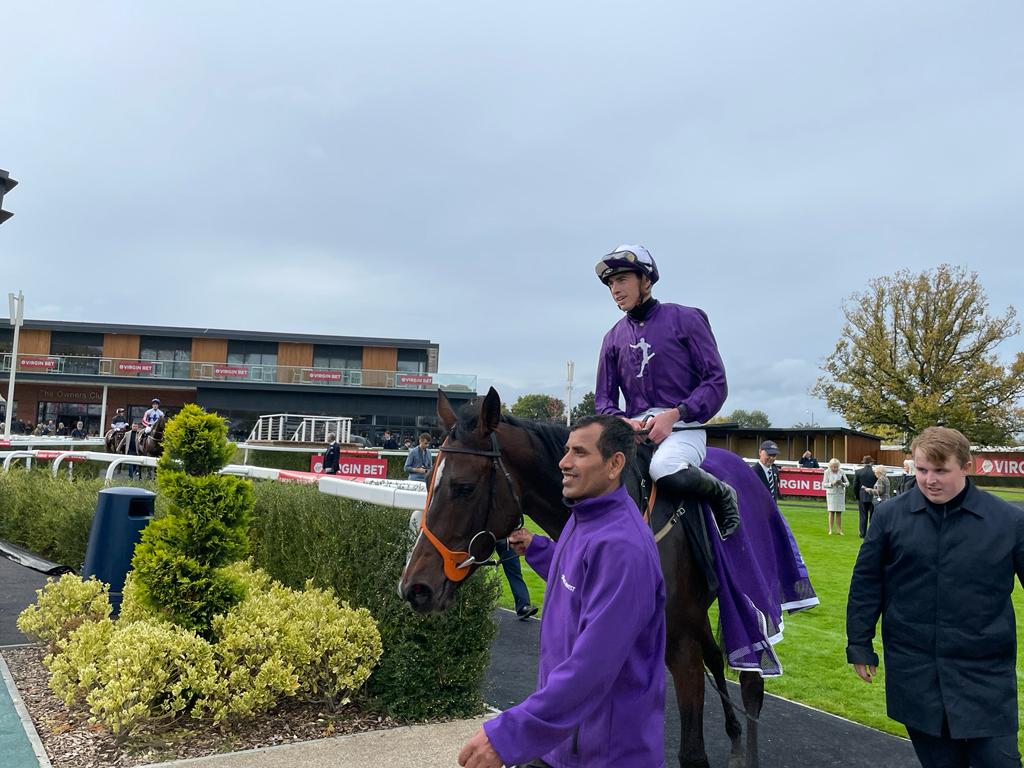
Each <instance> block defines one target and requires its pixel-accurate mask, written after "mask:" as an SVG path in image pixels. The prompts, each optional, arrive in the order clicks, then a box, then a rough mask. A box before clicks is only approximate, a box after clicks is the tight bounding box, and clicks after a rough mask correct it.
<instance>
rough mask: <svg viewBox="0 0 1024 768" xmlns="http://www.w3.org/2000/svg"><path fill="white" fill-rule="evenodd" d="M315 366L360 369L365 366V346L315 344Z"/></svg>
mask: <svg viewBox="0 0 1024 768" xmlns="http://www.w3.org/2000/svg"><path fill="white" fill-rule="evenodd" d="M313 367H314V368H339V369H343V370H350V371H358V370H361V369H362V367H363V348H362V347H344V346H341V345H337V344H315V345H314V346H313Z"/></svg>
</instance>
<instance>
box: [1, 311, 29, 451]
mask: <svg viewBox="0 0 1024 768" xmlns="http://www.w3.org/2000/svg"><path fill="white" fill-rule="evenodd" d="M7 301H8V302H9V303H10V307H11V317H10V322H11V325H13V326H14V343H13V344H12V345H11V373H10V376H9V377H8V379H7V409H6V410H7V413H6V415H5V417H4V437H5V438H7V439H8V440H9V439H10V438H11V417H12V416H13V415H14V374H15V372H16V371H17V370H18V336H19V335H20V331H21V324H22V322H23V321H24V319H25V296H24V294H23V293H22V292H21V291H18V295H17V296H15V295H14V294H13V293H8V294H7Z"/></svg>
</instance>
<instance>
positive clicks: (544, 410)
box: [512, 395, 565, 421]
mask: <svg viewBox="0 0 1024 768" xmlns="http://www.w3.org/2000/svg"><path fill="white" fill-rule="evenodd" d="M512 415H513V416H517V417H519V418H520V419H533V420H534V421H560V420H562V419H564V418H565V403H563V402H562V401H561V400H559V399H558V398H557V397H552V396H551V395H523V396H522V397H520V398H519V399H518V400H516V401H515V402H514V403H513V404H512Z"/></svg>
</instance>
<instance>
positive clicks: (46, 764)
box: [0, 646, 53, 768]
mask: <svg viewBox="0 0 1024 768" xmlns="http://www.w3.org/2000/svg"><path fill="white" fill-rule="evenodd" d="M5 647H8V648H10V647H16V646H5ZM0 677H3V680H4V685H5V686H7V693H8V695H10V697H11V701H12V702H14V710H15V711H16V712H17V713H18V719H19V720H20V721H21V727H22V728H24V729H25V736H26V737H27V738H28V742H29V744H31V745H32V752H33V753H34V754H35V756H36V760H38V761H39V768H53V766H52V764H51V763H50V758H49V757H47V756H46V750H45V749H43V742H42V741H41V740H40V739H39V734H38V733H37V732H36V727H35V725H34V724H33V723H32V718H31V716H30V715H29V713H28V707H26V706H25V702H24V701H23V700H22V698H21V693H19V692H18V686H16V685H15V684H14V678H13V677H12V676H11V670H10V669H9V668H8V666H7V662H6V661H4V658H3V656H0Z"/></svg>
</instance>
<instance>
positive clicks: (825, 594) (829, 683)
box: [501, 489, 1024, 750]
mask: <svg viewBox="0 0 1024 768" xmlns="http://www.w3.org/2000/svg"><path fill="white" fill-rule="evenodd" d="M994 491H995V492H996V493H997V494H998V495H999V496H1002V497H1003V498H1007V499H1009V500H1011V501H1024V493H1022V492H1020V491H1016V492H1015V491H1013V490H1011V489H994ZM851 506H852V512H851V511H850V508H851ZM781 509H782V512H783V514H784V515H785V516H786V519H787V520H788V521H789V525H790V527H791V528H792V530H793V534H794V536H796V539H797V542H798V543H799V545H800V551H801V552H802V553H803V556H804V560H805V561H806V563H807V568H808V570H809V571H810V574H811V581H812V583H813V584H814V588H815V590H816V591H817V593H818V597H819V599H820V600H821V605H819V606H817V607H816V608H813V609H811V610H809V611H804V612H802V613H798V614H795V615H792V616H787V617H786V623H785V637H784V640H783V641H782V643H780V644H779V645H778V646H777V650H778V654H779V657H780V659H781V660H782V666H783V671H784V673H785V674H783V675H782V677H778V678H771V679H768V680H766V681H765V682H766V685H765V687H766V689H767V690H768V692H769V693H773V694H776V695H778V696H782V697H784V698H787V699H792V700H794V701H799V702H802V703H804V704H808V705H810V706H813V707H816V708H818V709H822V710H825V711H826V712H832V713H834V714H837V715H840V716H842V717H846V718H849V719H850V720H854V721H856V722H858V723H864V724H865V725H870V726H872V727H874V728H878V729H881V730H883V731H888V732H890V733H895V734H899V735H901V736H905V735H906V731H905V730H904V729H903V727H902V726H901V725H900V724H899V723H896V722H894V721H892V720H889V719H888V718H887V717H886V715H885V690H884V683H885V668H884V666H882V667H880V668H879V675H878V677H877V678H876V679H875V682H874V683H873V684H871V685H867V684H866V683H864V682H862V681H861V680H860V678H858V677H857V676H856V675H855V674H854V672H853V670H852V668H851V667H850V666H849V665H848V664H847V663H846V595H847V592H848V590H849V586H850V574H851V572H852V571H853V564H854V561H855V560H856V558H857V550H858V548H859V546H860V538H859V537H858V536H857V509H856V506H855V505H850V504H848V505H847V510H848V511H847V512H846V513H845V514H844V515H843V529H844V532H845V534H846V535H845V536H829V535H828V533H827V522H826V512H825V508H824V504H823V503H816V502H784V503H783V504H782V505H781ZM527 526H528V527H529V528H530V529H531V530H535V531H536V530H539V529H537V528H536V526H534V525H533V523H532V521H530V520H527ZM523 577H524V578H525V579H526V583H527V586H528V587H529V589H530V595H531V597H532V599H533V603H534V605H537V606H542V605H543V602H544V582H542V581H541V579H540V577H538V576H537V574H535V573H534V572H533V570H532V569H531V568H530V567H529V566H528V565H527V564H526V561H525V560H523ZM502 582H503V583H504V594H503V597H502V603H501V604H502V605H503V606H505V607H507V608H512V607H513V603H512V594H511V592H509V589H508V584H507V583H505V580H504V579H502ZM1013 603H1014V609H1015V610H1016V612H1017V644H1018V646H1020V645H1021V643H1022V641H1024V591H1022V590H1021V589H1020V588H1019V586H1018V588H1017V589H1016V590H1015V591H1014V594H1013ZM876 650H877V651H878V652H879V654H881V642H880V641H878V640H876ZM1017 688H1018V706H1020V705H1021V703H1022V702H1021V701H1020V698H1021V693H1022V692H1024V666H1022V665H1021V663H1018V665H1017ZM1021 747H1022V750H1024V741H1021Z"/></svg>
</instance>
